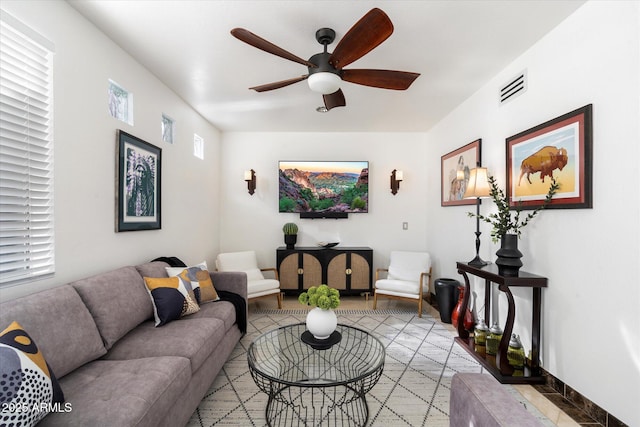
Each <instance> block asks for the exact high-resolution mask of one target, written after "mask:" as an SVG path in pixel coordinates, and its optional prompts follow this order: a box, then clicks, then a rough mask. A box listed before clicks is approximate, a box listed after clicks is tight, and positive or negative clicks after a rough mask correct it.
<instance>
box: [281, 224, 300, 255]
mask: <svg viewBox="0 0 640 427" xmlns="http://www.w3.org/2000/svg"><path fill="white" fill-rule="evenodd" d="M282 232H283V233H284V243H285V245H287V249H293V248H294V247H295V245H296V242H297V241H298V226H297V225H296V224H295V223H294V222H287V223H286V224H285V225H284V226H283V227H282Z"/></svg>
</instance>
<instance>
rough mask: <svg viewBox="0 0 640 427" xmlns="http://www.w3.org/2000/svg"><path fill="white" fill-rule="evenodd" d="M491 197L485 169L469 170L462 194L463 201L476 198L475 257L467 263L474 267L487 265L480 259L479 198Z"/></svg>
mask: <svg viewBox="0 0 640 427" xmlns="http://www.w3.org/2000/svg"><path fill="white" fill-rule="evenodd" d="M490 195H491V188H489V179H488V176H487V168H481V167H480V166H478V167H476V168H474V169H471V171H470V172H469V182H468V183H467V189H466V190H465V192H464V196H462V197H463V198H464V199H470V198H472V197H475V198H476V257H475V258H474V259H472V260H471V261H469V265H473V266H475V267H482V266H483V265H487V262H486V261H483V260H482V258H480V234H481V233H480V218H478V215H480V198H481V197H489V196H490Z"/></svg>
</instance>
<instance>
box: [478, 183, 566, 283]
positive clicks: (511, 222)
mask: <svg viewBox="0 0 640 427" xmlns="http://www.w3.org/2000/svg"><path fill="white" fill-rule="evenodd" d="M488 180H489V186H490V188H491V191H490V193H489V194H490V196H491V198H492V199H493V203H495V205H496V206H497V207H498V212H497V213H492V214H489V215H487V216H485V215H480V214H476V213H473V212H469V213H468V215H469V216H470V217H477V218H479V219H480V220H481V221H484V222H486V223H488V224H491V225H492V226H493V229H492V230H491V240H493V242H494V243H495V242H497V241H498V240H500V243H501V245H500V249H499V250H498V252H496V255H497V256H498V259H497V260H496V264H497V265H498V272H499V273H500V274H501V275H503V276H517V275H518V270H519V269H520V267H522V261H521V260H520V258H521V257H522V253H521V252H520V251H519V250H518V239H519V238H520V235H521V234H522V229H523V228H524V227H525V226H526V225H527V224H529V222H530V221H531V220H532V219H533V218H534V217H535V216H536V215H537V214H538V212H540V211H541V210H542V209H544V208H546V207H547V205H548V204H549V203H551V199H552V198H553V196H554V195H555V194H556V193H557V192H558V189H559V188H560V184H558V183H557V182H556V179H555V178H552V179H551V185H550V186H549V191H548V192H547V195H546V197H545V199H544V202H543V203H542V204H541V205H540V206H538V207H537V208H535V209H534V210H533V211H531V212H529V213H528V214H527V215H525V216H522V215H521V214H522V201H518V203H517V204H516V206H515V207H514V208H512V207H511V206H510V204H509V199H508V198H507V196H506V195H505V193H504V191H502V189H500V188H499V187H498V184H497V182H496V180H495V178H494V177H493V176H491V175H489V176H488Z"/></svg>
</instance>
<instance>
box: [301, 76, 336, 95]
mask: <svg viewBox="0 0 640 427" xmlns="http://www.w3.org/2000/svg"><path fill="white" fill-rule="evenodd" d="M341 81H342V80H341V79H340V76H338V75H337V74H334V73H329V72H319V73H313V74H311V75H310V76H309V78H308V79H307V82H308V83H309V88H310V89H311V90H312V91H314V92H318V93H321V94H323V95H328V94H330V93H334V92H335V91H337V90H338V89H340V82H341Z"/></svg>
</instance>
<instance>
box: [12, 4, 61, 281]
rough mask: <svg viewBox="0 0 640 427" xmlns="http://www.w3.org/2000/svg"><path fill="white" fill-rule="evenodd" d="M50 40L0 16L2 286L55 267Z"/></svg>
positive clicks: (31, 277)
mask: <svg viewBox="0 0 640 427" xmlns="http://www.w3.org/2000/svg"><path fill="white" fill-rule="evenodd" d="M52 56H53V46H52V45H51V43H50V42H48V41H47V40H46V39H44V38H43V37H42V36H40V35H39V34H37V33H35V32H34V31H33V30H31V29H30V28H28V27H27V26H25V25H24V24H22V23H21V22H19V21H17V20H15V18H13V17H11V16H10V15H9V14H6V13H4V12H3V14H2V18H1V20H0V286H7V285H14V284H20V283H25V282H29V281H31V280H34V279H35V278H38V277H42V276H46V275H51V274H53V272H54V241H53V237H54V233H53V231H54V230H53V137H52V127H53V105H52V102H53V99H52V97H53V96H52V95H53V94H52Z"/></svg>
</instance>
